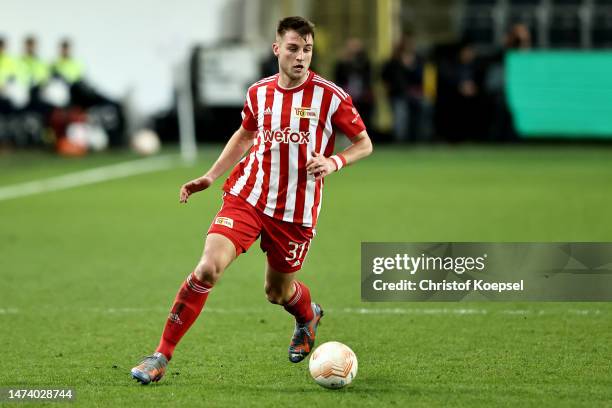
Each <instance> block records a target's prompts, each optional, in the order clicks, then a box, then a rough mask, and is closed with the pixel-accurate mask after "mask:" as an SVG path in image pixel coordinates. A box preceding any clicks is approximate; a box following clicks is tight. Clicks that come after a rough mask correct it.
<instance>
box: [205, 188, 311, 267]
mask: <svg viewBox="0 0 612 408" xmlns="http://www.w3.org/2000/svg"><path fill="white" fill-rule="evenodd" d="M208 234H221V235H223V236H225V237H227V238H229V239H230V240H231V241H232V242H233V243H234V246H235V247H236V256H238V255H240V254H241V253H243V252H246V251H247V250H248V249H249V248H250V246H251V245H252V244H253V243H254V242H255V241H256V240H257V238H259V236H260V235H261V242H260V247H261V249H262V251H264V252H265V253H266V256H267V258H268V263H269V264H270V265H271V266H272V267H273V268H274V269H276V270H277V271H279V272H286V273H290V272H295V271H298V270H300V269H301V268H302V264H303V263H304V259H305V258H306V254H307V253H308V250H309V249H310V241H311V240H312V237H313V236H314V232H313V229H312V228H307V227H303V226H301V225H298V224H294V223H291V222H285V221H281V220H277V219H276V218H272V217H270V216H268V215H266V214H264V213H262V212H261V211H259V210H257V209H256V208H255V207H253V206H252V205H251V204H249V203H247V202H246V201H245V200H244V199H242V198H240V197H236V196H233V195H231V194H228V193H225V194H223V205H222V206H221V209H220V210H219V212H218V213H217V215H216V216H215V218H214V220H213V222H212V224H211V226H210V228H209V229H208Z"/></svg>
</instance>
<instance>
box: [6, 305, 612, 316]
mask: <svg viewBox="0 0 612 408" xmlns="http://www.w3.org/2000/svg"><path fill="white" fill-rule="evenodd" d="M45 310H53V311H60V310H64V309H63V308H57V309H56V308H50V309H45ZM80 310H81V311H86V312H89V313H101V314H111V315H117V314H148V313H166V312H168V309H167V308H166V307H161V306H160V307H142V308H141V307H109V308H100V307H93V308H84V309H80ZM272 310H273V308H217V307H215V308H213V307H207V308H204V310H203V312H205V313H213V314H240V315H244V314H256V315H265V314H266V313H270V312H271V311H272ZM325 310H326V311H327V312H329V313H330V314H337V315H342V314H349V315H353V314H357V315H416V316H432V315H455V316H470V315H472V316H473V315H507V316H525V315H530V316H543V315H549V316H550V315H563V314H570V315H577V316H592V315H595V316H599V315H602V314H604V313H607V312H602V311H601V310H599V309H595V310H590V309H564V310H556V309H555V310H542V309H539V310H538V309H533V310H530V309H502V310H496V309H491V310H489V309H482V308H465V309H464V308H458V309H454V308H447V307H443V308H400V307H398V308H365V307H360V308H343V309H331V308H328V309H325ZM21 313H25V314H29V313H30V312H29V311H23V310H20V309H17V308H13V307H8V308H0V315H3V314H4V315H6V314H21Z"/></svg>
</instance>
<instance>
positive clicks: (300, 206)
mask: <svg viewBox="0 0 612 408" xmlns="http://www.w3.org/2000/svg"><path fill="white" fill-rule="evenodd" d="M242 126H243V127H244V128H245V129H247V130H251V131H257V137H256V140H255V143H254V145H253V147H252V148H251V150H250V152H249V154H248V155H246V156H245V157H244V158H243V159H242V160H241V161H240V162H239V163H238V164H237V165H236V167H234V169H233V171H232V173H231V174H230V176H229V178H228V179H227V181H226V182H225V184H224V186H223V190H224V191H225V192H227V193H229V194H232V195H235V196H238V197H242V198H243V199H245V200H246V201H247V202H248V203H249V204H251V205H252V206H254V207H255V208H257V209H258V210H260V211H262V212H263V213H264V214H266V215H269V216H270V217H274V218H276V219H279V220H283V221H287V222H292V223H296V224H301V225H303V226H305V227H314V226H315V225H316V223H317V218H318V216H319V212H320V211H321V201H322V195H323V194H322V193H323V180H318V181H315V178H314V176H312V175H309V174H308V173H307V171H306V162H308V160H309V159H310V158H311V156H312V152H314V151H316V152H318V153H321V154H323V155H324V156H326V157H329V156H331V155H332V154H333V152H334V142H335V129H336V128H337V129H339V130H340V131H342V132H343V133H344V134H346V135H347V136H348V137H349V138H352V137H354V136H356V135H357V134H359V133H360V132H361V131H363V130H364V129H365V125H364V124H363V121H362V120H361V117H360V116H359V113H358V112H357V110H356V109H355V107H354V106H353V102H352V100H351V97H350V96H349V95H348V94H347V93H346V92H344V91H343V90H342V89H341V88H340V87H339V86H337V85H336V84H334V83H333V82H330V81H328V80H326V79H323V78H322V77H320V76H319V75H317V74H315V73H314V72H312V71H310V72H309V73H308V79H307V80H306V82H304V83H303V84H302V85H300V86H298V87H296V88H291V89H285V88H282V87H281V86H280V85H279V84H278V74H276V75H274V76H271V77H268V78H264V79H262V80H260V81H259V82H256V83H254V84H253V85H252V86H251V87H250V88H249V90H248V91H247V95H246V102H245V104H244V109H243V111H242Z"/></svg>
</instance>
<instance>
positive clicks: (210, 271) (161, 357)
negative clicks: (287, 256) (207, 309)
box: [131, 233, 237, 384]
mask: <svg viewBox="0 0 612 408" xmlns="http://www.w3.org/2000/svg"><path fill="white" fill-rule="evenodd" d="M236 253H237V250H236V247H235V246H234V243H233V242H232V241H231V240H230V239H229V238H227V237H225V236H223V235H221V234H215V233H211V234H209V235H208V236H207V237H206V243H205V246H204V252H203V254H202V257H201V258H200V261H199V262H198V264H197V266H196V267H195V269H194V271H193V272H192V273H191V274H190V275H189V276H188V277H187V279H186V280H185V281H184V282H183V284H182V285H181V288H180V289H179V291H178V293H177V295H176V298H175V299H174V304H173V305H172V309H171V311H170V315H169V316H168V319H167V321H166V325H165V327H164V331H163V333H162V337H161V340H160V342H159V346H158V347H157V349H156V351H155V353H154V354H153V355H152V356H148V357H146V358H145V359H144V360H143V361H142V362H141V363H140V364H139V365H138V366H136V367H134V368H133V369H132V371H131V373H132V377H133V378H135V379H136V380H138V381H139V382H141V383H143V384H148V383H150V382H151V381H159V380H160V379H161V378H162V377H163V375H164V373H165V370H166V366H167V364H168V361H169V360H170V359H171V358H172V354H173V353H174V349H175V348H176V346H177V344H178V343H179V341H180V340H181V338H182V337H183V336H184V335H185V333H186V332H187V331H188V330H189V328H190V327H191V325H192V324H193V323H194V322H195V321H196V319H197V317H198V316H199V315H200V312H201V311H202V309H203V308H204V304H205V303H206V299H207V298H208V293H209V292H210V291H211V289H212V288H213V286H214V285H215V283H216V282H217V280H218V279H219V278H220V277H221V274H222V273H223V271H224V270H225V269H226V268H227V267H228V266H229V265H230V264H231V262H232V261H233V260H234V259H235V258H236V256H237V255H236Z"/></svg>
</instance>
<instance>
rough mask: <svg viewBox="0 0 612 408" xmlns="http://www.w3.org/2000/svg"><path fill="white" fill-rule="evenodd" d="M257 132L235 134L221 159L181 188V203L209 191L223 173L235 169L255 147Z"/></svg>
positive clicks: (244, 131) (242, 128)
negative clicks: (241, 159) (193, 195)
mask: <svg viewBox="0 0 612 408" xmlns="http://www.w3.org/2000/svg"><path fill="white" fill-rule="evenodd" d="M254 138H255V132H252V131H250V130H246V129H245V128H244V127H242V126H240V128H239V129H238V130H237V131H236V132H234V134H233V135H232V137H231V138H230V140H229V141H228V142H227V144H226V145H225V148H224V149H223V151H222V152H221V154H220V155H219V158H218V159H217V161H216V162H215V164H213V165H212V167H211V168H210V170H208V171H207V172H206V173H205V174H204V175H203V176H201V177H198V178H196V179H193V180H191V181H188V182H187V183H185V184H183V185H182V186H181V190H180V193H179V201H180V202H181V203H186V202H187V200H188V199H189V196H191V195H192V194H193V193H197V192H198V191H202V190H205V189H207V188H208V187H210V186H211V185H212V183H213V182H214V181H215V180H216V179H217V178H219V176H221V175H222V174H223V173H225V172H226V171H227V170H229V169H230V168H231V167H233V166H234V165H235V164H236V163H237V162H238V160H240V158H242V156H244V154H245V153H246V152H247V151H248V150H249V149H250V148H251V146H253V142H254V140H255V139H254Z"/></svg>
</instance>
